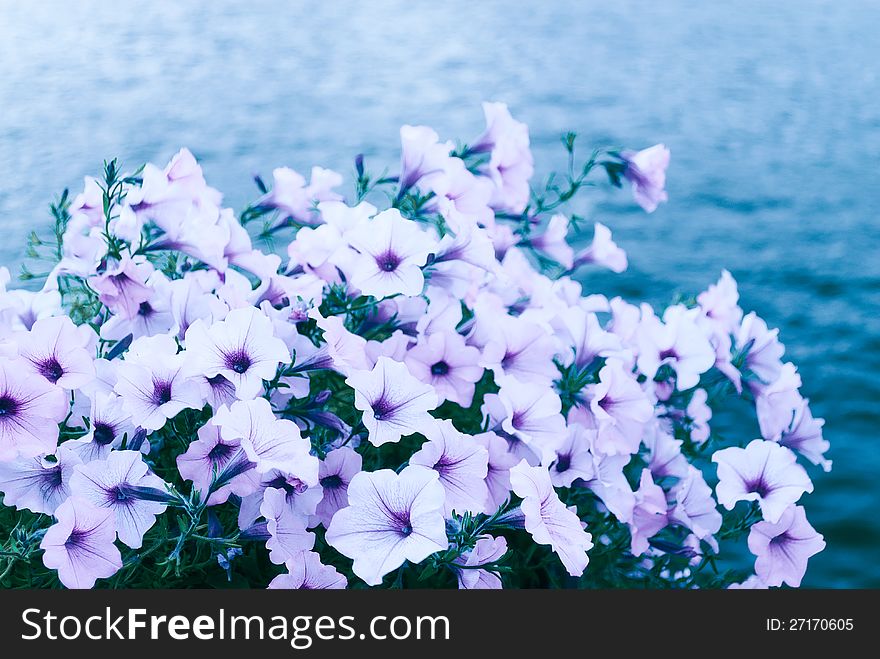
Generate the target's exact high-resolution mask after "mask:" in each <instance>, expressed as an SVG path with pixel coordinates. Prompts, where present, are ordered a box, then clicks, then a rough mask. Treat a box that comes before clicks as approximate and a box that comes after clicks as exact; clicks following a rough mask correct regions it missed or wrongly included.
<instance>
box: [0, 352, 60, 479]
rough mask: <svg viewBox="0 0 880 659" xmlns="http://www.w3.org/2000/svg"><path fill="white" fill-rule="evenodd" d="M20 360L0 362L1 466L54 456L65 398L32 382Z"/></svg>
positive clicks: (43, 382)
mask: <svg viewBox="0 0 880 659" xmlns="http://www.w3.org/2000/svg"><path fill="white" fill-rule="evenodd" d="M30 373H31V371H30V369H29V368H28V367H27V366H26V365H25V363H24V362H23V361H22V360H20V359H14V360H8V359H3V358H0V462H9V461H10V460H14V459H15V458H16V456H19V455H20V456H21V457H24V458H30V457H34V456H37V455H42V454H46V453H53V452H54V451H55V447H56V445H57V443H58V424H59V423H61V422H62V421H63V420H64V419H65V417H66V416H67V413H68V411H69V409H70V404H69V400H68V394H67V392H65V391H64V390H63V389H61V388H60V387H57V386H56V385H54V384H51V383H50V382H48V381H46V380H45V379H43V378H35V377H33V376H32V375H31V374H30Z"/></svg>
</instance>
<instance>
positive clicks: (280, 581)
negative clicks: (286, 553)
mask: <svg viewBox="0 0 880 659" xmlns="http://www.w3.org/2000/svg"><path fill="white" fill-rule="evenodd" d="M284 565H285V567H287V573H286V574H279V575H278V576H277V577H275V578H274V579H272V581H271V582H270V583H269V586H268V588H271V589H298V590H328V589H343V588H345V587H346V586H347V585H348V581H346V579H345V577H344V576H342V575H341V574H339V572H337V571H336V568H335V567H332V566H330V565H324V564H323V563H321V556H320V554H317V553H315V552H313V551H302V552H300V553H298V554H295V555H293V556H291V557H290V558H289V559H287V560H286V561H285V562H284Z"/></svg>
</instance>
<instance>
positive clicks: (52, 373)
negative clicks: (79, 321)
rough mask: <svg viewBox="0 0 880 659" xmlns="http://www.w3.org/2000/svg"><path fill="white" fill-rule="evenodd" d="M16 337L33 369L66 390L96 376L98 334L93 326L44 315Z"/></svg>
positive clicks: (74, 387) (76, 387)
mask: <svg viewBox="0 0 880 659" xmlns="http://www.w3.org/2000/svg"><path fill="white" fill-rule="evenodd" d="M13 340H14V341H15V342H16V343H17V344H18V354H19V355H21V357H23V358H24V363H25V364H27V365H28V366H29V367H30V370H31V372H33V373H36V374H38V375H41V376H43V377H44V378H46V379H47V380H48V381H49V382H51V383H52V384H57V385H58V386H59V387H61V388H62V389H71V390H72V389H79V388H81V387H83V386H85V385H87V384H88V383H89V382H90V381H91V380H92V379H93V378H94V377H95V366H94V360H95V345H96V343H97V340H98V337H97V336H96V334H95V331H94V330H93V329H92V328H91V327H90V326H89V325H80V326H77V325H74V324H73V321H72V320H70V318H68V317H67V316H55V317H52V318H43V319H40V320H38V321H36V322H35V323H34V324H33V327H32V328H31V330H30V331H29V332H19V333H16V334H15V335H14V336H13Z"/></svg>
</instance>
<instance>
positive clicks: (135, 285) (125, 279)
mask: <svg viewBox="0 0 880 659" xmlns="http://www.w3.org/2000/svg"><path fill="white" fill-rule="evenodd" d="M152 273H153V266H152V265H151V264H150V262H149V261H147V260H146V259H145V258H143V257H139V258H138V259H137V260H134V259H132V258H131V257H130V256H128V255H127V254H123V256H122V259H121V260H120V261H119V262H118V263H116V264H115V265H113V266H112V267H110V268H108V269H107V270H106V271H105V272H104V273H103V274H101V275H98V276H97V277H93V278H91V279H90V280H89V285H90V286H91V287H92V288H93V289H94V290H95V291H96V292H97V293H98V297H99V299H100V300H101V302H102V303H103V304H104V305H106V306H107V308H108V309H110V311H112V312H113V313H114V314H118V315H122V316H124V317H125V318H134V317H135V315H137V313H138V310H139V309H140V306H141V304H143V303H144V302H148V301H149V300H150V298H151V297H152V296H153V289H152V288H150V287H149V286H147V283H146V282H147V279H149V277H150V275H151V274H152Z"/></svg>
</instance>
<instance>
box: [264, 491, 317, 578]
mask: <svg viewBox="0 0 880 659" xmlns="http://www.w3.org/2000/svg"><path fill="white" fill-rule="evenodd" d="M260 514H261V515H262V516H263V517H265V518H266V529H267V530H268V531H269V535H270V538H269V539H268V540H267V541H266V548H267V549H268V550H269V560H271V561H272V562H273V563H275V564H277V565H281V564H283V563H284V562H285V561H288V560H290V559H291V558H293V557H294V556H296V555H297V554H299V553H300V552H302V551H307V550H309V549H311V548H312V547H314V546H315V534H314V533H309V531H307V530H306V522H305V520H304V519H303V516H302V515H300V514H299V513H298V512H297V511H295V510H294V509H293V508H292V507H291V506H290V505H288V503H287V493H286V492H285V491H284V490H283V489H281V488H275V487H268V488H266V491H265V492H263V503H262V504H261V505H260Z"/></svg>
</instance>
